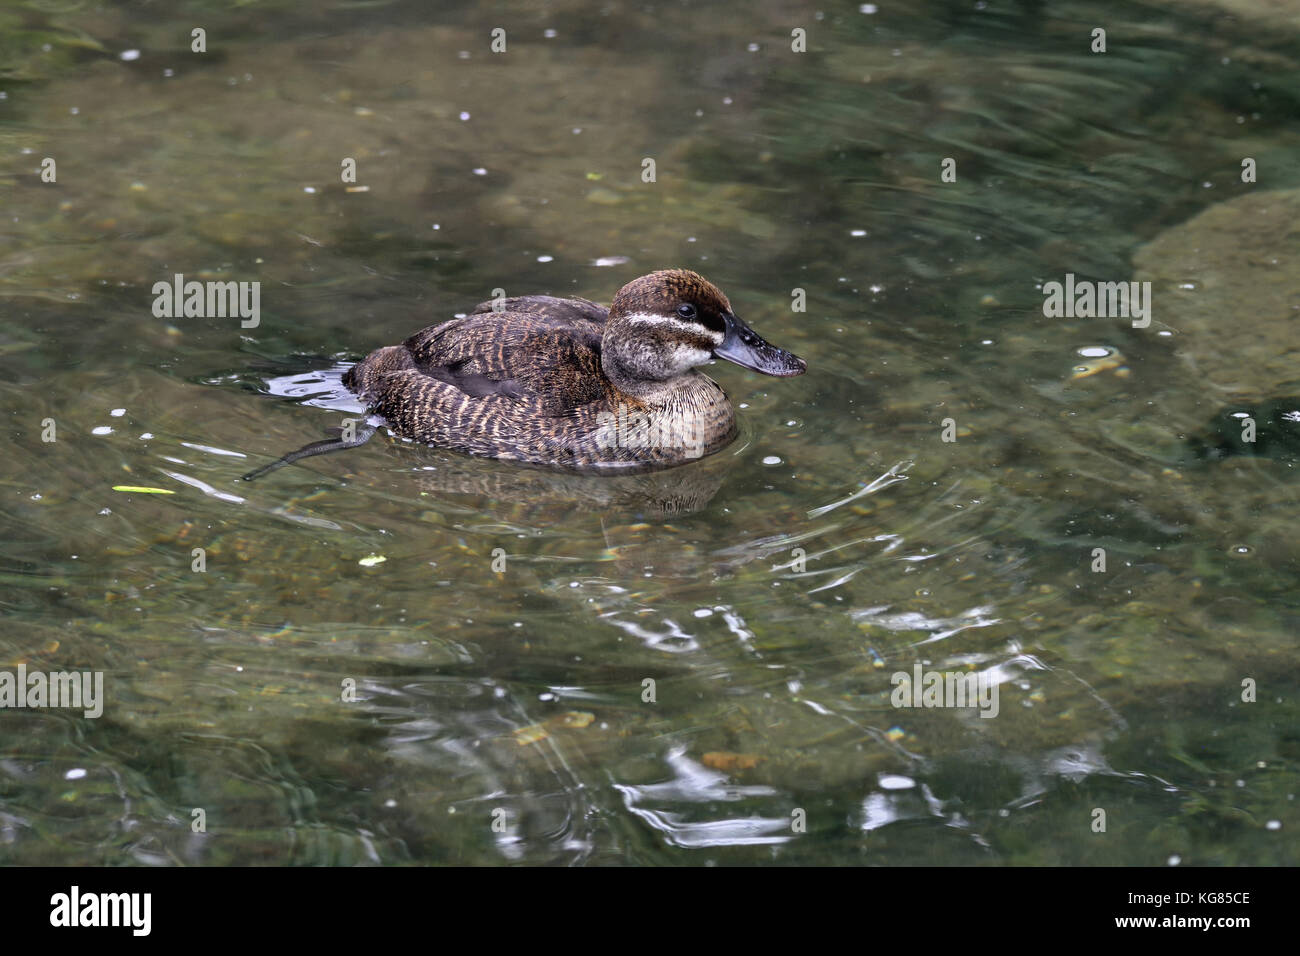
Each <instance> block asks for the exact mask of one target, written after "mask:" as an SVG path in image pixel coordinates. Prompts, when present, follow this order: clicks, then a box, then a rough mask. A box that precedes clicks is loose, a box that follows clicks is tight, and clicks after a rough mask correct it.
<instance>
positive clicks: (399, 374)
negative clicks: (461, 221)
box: [248, 269, 808, 478]
mask: <svg viewBox="0 0 1300 956" xmlns="http://www.w3.org/2000/svg"><path fill="white" fill-rule="evenodd" d="M714 358H720V359H726V360H727V361H729V362H734V363H736V364H737V365H740V366H743V367H745V368H748V369H753V370H754V371H756V372H762V373H763V374H765V375H776V376H783V377H784V376H791V375H799V374H802V373H803V372H804V371H805V370H806V369H807V367H808V366H807V364H806V363H805V362H804V361H803V359H801V358H799V357H797V356H795V355H792V354H790V353H789V352H787V351H785V350H784V349H779V348H776V347H774V346H772V345H769V344H768V343H767V342H765V341H764V340H763V339H762V338H761V337H759V335H758V334H757V333H756V332H754V330H753V329H751V328H750V327H749V326H748V325H746V324H745V323H744V322H742V321H741V320H740V319H739V318H738V317H737V316H736V314H735V313H734V312H733V311H732V310H731V303H730V302H728V301H727V297H726V296H725V295H723V294H722V292H721V291H720V290H719V289H718V288H717V287H716V286H715V285H713V283H711V282H709V281H708V280H707V279H705V278H703V277H702V276H699V275H696V274H695V273H694V272H688V271H686V270H685V269H669V270H664V271H661V272H652V273H650V274H649V275H645V276H642V277H641V278H639V279H635V280H633V281H632V282H629V283H628V284H627V285H625V286H624V287H623V288H622V289H620V290H619V292H618V295H616V296H615V297H614V301H613V303H612V304H611V306H610V307H609V309H608V310H605V309H603V308H601V307H600V306H599V305H597V304H596V303H594V302H589V301H588V300H586V299H559V298H554V297H552V296H546V295H533V296H522V297H519V298H514V299H506V300H504V301H503V302H497V303H493V302H485V303H483V304H481V305H479V306H478V308H476V309H475V310H474V312H473V314H471V315H468V316H466V317H464V318H461V319H453V320H451V321H450V322H444V323H442V324H441V325H434V326H430V327H429V328H426V329H422V330H421V331H419V332H416V333H415V334H414V335H412V336H411V337H410V338H409V339H407V340H406V341H405V342H403V343H402V344H401V345H390V346H387V347H385V348H381V349H376V350H375V351H374V352H371V353H370V354H369V355H368V356H366V358H365V359H363V360H362V361H361V362H359V363H358V364H356V365H354V366H353V367H352V368H351V369H349V370H348V371H347V373H346V374H345V375H344V376H343V384H344V385H346V386H347V387H348V388H350V389H351V390H352V391H354V392H356V393H357V394H358V395H359V396H360V397H361V398H362V399H364V400H365V401H366V403H367V404H368V405H369V406H370V408H371V410H372V411H373V412H375V413H376V414H377V415H379V416H381V417H382V418H383V419H384V422H385V423H386V424H387V425H388V427H389V428H390V429H392V430H393V431H394V432H396V433H397V434H398V435H401V436H403V437H405V438H410V439H412V440H414V441H419V442H425V443H427V444H430V445H436V446H438V447H441V448H450V449H454V450H455V451H460V452H465V453H467V454H470V455H479V456H482V457H486V458H501V459H507V460H511V461H522V462H530V463H533V464H539V465H549V466H553V467H554V466H559V467H562V468H568V469H576V470H579V471H594V472H602V471H625V470H639V469H646V468H656V467H666V466H670V465H679V464H683V463H685V462H688V461H691V460H693V459H696V458H699V457H701V456H703V455H708V454H711V453H713V452H715V451H717V450H719V449H720V448H722V447H724V446H725V445H726V444H727V443H728V442H730V441H731V440H732V439H733V438H735V436H736V412H735V409H733V408H732V406H731V402H730V401H728V400H727V396H726V393H725V392H723V391H722V389H721V388H720V387H719V386H718V385H717V383H715V382H714V381H713V380H712V379H710V378H708V377H707V376H705V375H703V374H701V373H700V372H697V371H695V367H696V366H697V365H703V364H704V363H705V362H708V361H710V360H711V359H714ZM369 434H370V432H369V431H367V433H366V434H365V435H364V437H362V438H361V440H362V441H364V440H365V438H368V437H369ZM359 443H360V442H359V441H354V442H351V443H343V442H337V441H336V442H317V443H314V444H313V445H309V446H307V448H304V449H302V450H301V451H299V452H295V453H293V455H290V456H286V458H285V459H281V461H280V462H277V463H275V465H271V466H268V467H267V468H264V469H261V470H259V471H258V472H254V473H252V474H251V475H250V476H248V477H250V478H252V477H257V476H258V475H260V474H263V473H265V472H266V471H269V470H270V469H271V468H273V467H277V466H278V465H280V464H288V462H289V461H293V460H297V459H298V458H301V457H306V455H310V454H319V453H321V452H324V451H330V450H333V449H335V448H339V447H345V445H346V444H359Z"/></svg>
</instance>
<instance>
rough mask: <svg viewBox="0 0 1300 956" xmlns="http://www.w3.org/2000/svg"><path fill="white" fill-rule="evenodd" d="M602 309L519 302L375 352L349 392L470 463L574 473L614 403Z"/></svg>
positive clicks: (542, 300)
mask: <svg viewBox="0 0 1300 956" xmlns="http://www.w3.org/2000/svg"><path fill="white" fill-rule="evenodd" d="M606 314H607V312H606V310H605V309H603V308H602V307H601V306H599V305H597V304H596V303H594V302H589V301H587V300H586V299H559V298H555V297H552V296H523V297H520V298H514V299H506V300H505V301H504V302H501V303H500V304H499V305H495V307H494V303H492V302H484V303H482V304H481V305H479V306H478V307H477V308H476V309H475V310H474V312H473V313H472V314H470V315H467V316H465V317H464V318H460V319H452V320H451V321H449V322H444V323H442V324H441V325H434V326H430V327H428V328H425V329H421V330H420V331H419V332H416V333H415V334H414V335H412V336H411V337H410V338H408V339H407V340H406V341H405V342H403V343H402V344H401V345H394V346H389V347H387V348H382V349H377V350H376V351H374V352H372V353H371V354H370V355H369V356H367V357H366V358H365V359H364V360H363V361H362V362H360V363H358V364H357V365H355V366H354V367H353V368H352V369H350V370H349V371H348V373H347V375H346V376H345V377H344V384H346V385H347V386H348V387H349V388H351V389H352V390H353V391H355V392H357V393H358V394H359V395H361V396H362V397H363V398H364V399H366V401H367V402H369V403H370V405H371V407H372V408H373V409H374V410H375V411H376V412H377V413H378V414H380V415H382V416H383V417H384V419H385V420H386V421H387V423H388V424H389V426H390V427H391V428H392V429H393V430H394V431H396V432H398V433H399V434H401V435H404V436H406V437H408V438H412V439H414V440H416V441H421V442H427V443H429V444H433V445H440V446H442V447H447V448H454V449H457V450H460V451H465V452H468V453H470V454H474V455H483V456H487V457H493V458H513V459H523V460H529V461H564V460H566V459H567V458H570V457H575V458H577V459H578V460H577V461H576V462H575V463H576V464H581V463H582V462H581V459H582V457H583V455H584V454H587V453H588V452H589V450H587V449H584V448H579V447H575V439H579V438H581V436H582V434H583V433H584V429H585V428H587V427H589V424H590V421H591V420H592V419H594V418H595V417H596V416H597V415H598V414H600V412H602V411H605V410H608V409H609V408H611V407H612V406H613V404H614V403H615V399H614V397H613V395H612V391H613V390H612V386H611V385H610V384H609V382H608V381H607V380H606V378H605V375H604V372H603V370H602V368H601V364H600V348H601V336H602V334H603V332H604V322H605V317H606Z"/></svg>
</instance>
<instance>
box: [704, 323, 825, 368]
mask: <svg viewBox="0 0 1300 956" xmlns="http://www.w3.org/2000/svg"><path fill="white" fill-rule="evenodd" d="M722 319H723V321H724V322H726V324H727V335H726V338H724V339H723V340H722V344H721V345H719V346H718V347H717V348H716V349H714V350H713V354H714V356H715V357H716V358H720V359H726V360H727V361H728V362H735V363H736V364H737V365H739V366H741V367H742V368H750V369H753V370H754V371H755V372H762V373H763V374H764V375H779V376H782V377H785V376H789V375H802V374H803V373H804V372H806V371H808V363H807V362H805V361H804V360H803V359H801V358H800V357H799V356H797V355H795V354H793V353H792V352H787V351H786V350H785V349H779V348H777V347H776V346H775V345H771V344H769V343H768V342H765V341H764V340H763V337H762V336H761V335H759V334H758V333H757V332H755V331H754V330H753V329H751V328H750V327H749V326H748V325H746V324H745V323H744V322H742V321H741V320H740V318H739V316H735V315H731V314H729V313H727V314H724V315H723V316H722Z"/></svg>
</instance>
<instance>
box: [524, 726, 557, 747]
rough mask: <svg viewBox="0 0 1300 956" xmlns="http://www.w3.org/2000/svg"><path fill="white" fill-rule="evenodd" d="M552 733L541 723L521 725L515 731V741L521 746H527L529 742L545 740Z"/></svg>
mask: <svg viewBox="0 0 1300 956" xmlns="http://www.w3.org/2000/svg"><path fill="white" fill-rule="evenodd" d="M549 736H550V734H548V733H547V732H546V728H545V727H543V726H542V725H541V724H532V725H530V726H528V727H520V728H519V729H518V730H516V731H515V741H516V742H517V743H518V744H519V746H521V747H527V746H528V745H529V744H535V743H537V742H538V741H539V740H545V739H546V738H547V737H549Z"/></svg>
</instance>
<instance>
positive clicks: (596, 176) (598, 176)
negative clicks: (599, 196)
mask: <svg viewBox="0 0 1300 956" xmlns="http://www.w3.org/2000/svg"><path fill="white" fill-rule="evenodd" d="M587 178H588V179H590V180H591V181H592V182H593V183H598V182H600V181H601V180H602V179H604V178H605V176H604V174H603V173H587Z"/></svg>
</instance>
